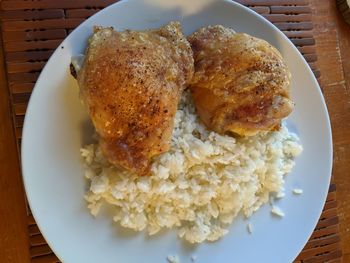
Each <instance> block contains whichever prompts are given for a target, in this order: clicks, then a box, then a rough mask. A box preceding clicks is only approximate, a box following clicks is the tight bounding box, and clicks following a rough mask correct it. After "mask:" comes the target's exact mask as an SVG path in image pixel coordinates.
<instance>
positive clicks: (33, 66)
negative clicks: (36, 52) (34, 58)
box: [7, 62, 46, 73]
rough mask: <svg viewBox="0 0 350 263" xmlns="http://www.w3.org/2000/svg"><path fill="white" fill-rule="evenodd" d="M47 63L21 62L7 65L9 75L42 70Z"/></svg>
mask: <svg viewBox="0 0 350 263" xmlns="http://www.w3.org/2000/svg"><path fill="white" fill-rule="evenodd" d="M45 64H46V62H19V63H13V62H12V63H11V62H10V63H7V72H8V73H18V72H29V71H33V70H35V71H37V70H41V69H42V68H43V67H44V66H45Z"/></svg>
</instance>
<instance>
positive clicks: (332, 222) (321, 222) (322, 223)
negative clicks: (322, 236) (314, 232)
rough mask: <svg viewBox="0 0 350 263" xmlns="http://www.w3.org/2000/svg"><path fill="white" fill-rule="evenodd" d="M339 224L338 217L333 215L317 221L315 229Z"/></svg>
mask: <svg viewBox="0 0 350 263" xmlns="http://www.w3.org/2000/svg"><path fill="white" fill-rule="evenodd" d="M338 223H339V219H338V215H334V216H333V217H329V218H327V219H323V220H319V221H318V223H317V225H316V229H322V228H324V227H329V226H334V225H337V224H338Z"/></svg>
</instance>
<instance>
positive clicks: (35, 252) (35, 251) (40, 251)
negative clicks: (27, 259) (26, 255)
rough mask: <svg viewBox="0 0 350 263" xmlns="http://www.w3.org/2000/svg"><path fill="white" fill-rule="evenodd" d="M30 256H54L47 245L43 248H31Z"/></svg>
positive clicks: (42, 246)
mask: <svg viewBox="0 0 350 263" xmlns="http://www.w3.org/2000/svg"><path fill="white" fill-rule="evenodd" d="M30 254H31V255H32V257H40V256H44V255H49V254H52V250H51V248H50V247H49V246H48V245H47V244H45V245H41V246H35V247H31V248H30Z"/></svg>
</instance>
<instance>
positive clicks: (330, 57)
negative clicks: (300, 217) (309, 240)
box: [310, 0, 350, 263]
mask: <svg viewBox="0 0 350 263" xmlns="http://www.w3.org/2000/svg"><path fill="white" fill-rule="evenodd" d="M310 3H311V6H312V11H313V24H314V37H315V40H316V43H317V45H316V47H317V53H318V54H319V56H318V57H319V58H318V63H317V64H318V68H319V69H320V70H321V72H322V74H321V77H320V79H319V81H320V84H321V86H322V87H323V91H324V92H323V93H324V96H325V99H326V103H327V106H328V111H329V115H330V117H331V124H332V133H333V147H334V149H333V154H334V158H333V179H334V180H333V181H334V182H335V183H336V185H337V200H338V204H339V205H338V215H339V221H340V237H341V240H342V242H341V244H342V251H343V260H344V262H345V263H348V262H350V26H349V25H348V24H347V23H346V22H345V21H344V20H343V17H342V16H341V15H340V13H339V12H338V10H337V8H336V1H333V0H332V1H328V0H321V1H320V0H310Z"/></svg>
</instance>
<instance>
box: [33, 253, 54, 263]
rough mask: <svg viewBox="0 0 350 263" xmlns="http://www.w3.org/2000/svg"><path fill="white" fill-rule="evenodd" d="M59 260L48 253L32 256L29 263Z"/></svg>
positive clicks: (52, 262)
mask: <svg viewBox="0 0 350 263" xmlns="http://www.w3.org/2000/svg"><path fill="white" fill-rule="evenodd" d="M56 262H59V261H58V258H57V257H56V256H55V255H54V254H49V255H45V256H41V257H33V258H32V260H31V263H56Z"/></svg>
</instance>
